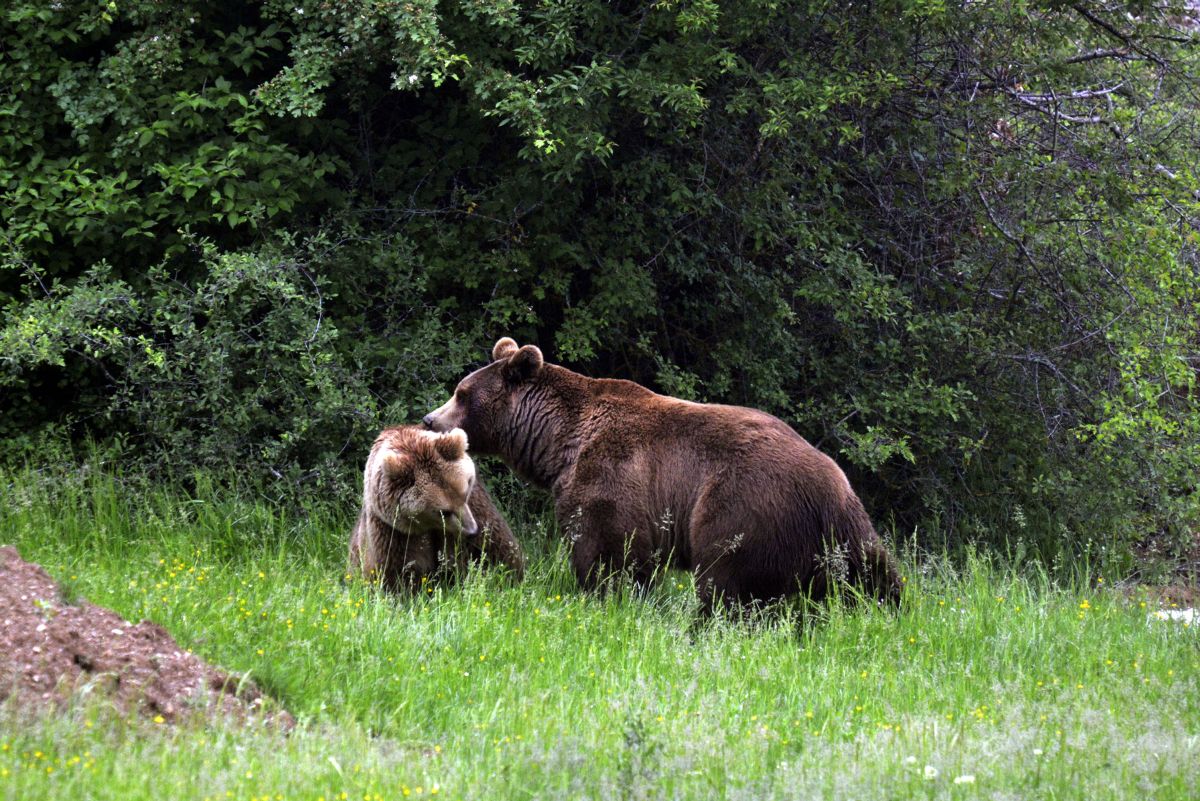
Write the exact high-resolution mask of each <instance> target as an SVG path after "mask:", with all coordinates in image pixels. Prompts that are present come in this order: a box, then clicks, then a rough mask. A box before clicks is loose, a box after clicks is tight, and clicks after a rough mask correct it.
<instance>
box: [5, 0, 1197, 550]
mask: <svg viewBox="0 0 1200 801" xmlns="http://www.w3.org/2000/svg"><path fill="white" fill-rule="evenodd" d="M1187 6H1188V4H1187V3H1182V2H1173V3H1151V2H1138V3H1124V4H1121V3H1065V2H1057V1H1055V2H1046V1H1044V2H1032V3H1023V2H994V3H987V2H985V3H963V4H946V3H943V2H940V0H893V1H892V2H874V3H834V2H821V1H819V0H812V1H811V2H785V1H782V0H781V1H779V2H775V1H774V0H756V1H752V2H741V3H725V4H718V3H716V2H712V0H692V1H686V0H685V1H683V2H671V1H669V0H664V1H663V2H657V3H626V2H615V3H614V2H608V1H607V0H569V2H564V1H561V0H558V1H555V0H544V1H543V2H536V3H535V2H524V3H515V2H512V0H470V1H468V0H459V1H457V2H443V3H433V2H429V0H412V1H411V2H399V1H397V0H325V1H324V2H311V0H291V2H287V3H283V2H277V1H276V0H266V1H264V2H258V3H233V2H205V3H200V2H194V1H193V2H177V3H161V2H157V0H128V2H116V1H115V0H114V2H108V3H102V2H96V0H63V1H62V2H58V3H53V4H45V3H36V2H32V1H31V0H14V2H11V3H8V4H7V5H6V6H5V8H4V10H3V11H2V12H0V29H2V31H3V39H2V41H3V51H2V52H0V191H3V202H2V203H0V225H2V236H0V255H2V262H0V265H2V269H0V304H2V305H0V384H2V385H3V388H4V389H3V392H4V395H3V398H4V399H3V401H2V408H3V411H4V414H3V417H2V418H0V438H3V440H4V442H5V443H6V447H5V451H6V452H7V453H8V454H10V456H16V455H20V454H22V453H28V452H33V451H36V450H37V449H38V448H39V447H42V445H43V443H44V442H46V440H47V437H52V438H53V437H58V438H62V437H64V436H66V437H70V438H73V439H76V440H78V439H79V438H80V437H82V436H83V435H85V434H87V435H90V436H92V437H96V438H99V439H101V440H103V441H106V442H111V443H114V444H116V445H119V446H120V447H121V448H123V452H124V453H126V454H127V455H128V456H129V457H131V458H134V459H137V460H138V461H140V462H143V463H145V464H148V465H151V466H155V467H160V468H164V469H169V470H172V471H175V472H183V473H187V472H189V471H192V470H194V469H196V468H200V467H203V468H215V469H217V470H229V469H230V468H235V469H236V470H237V471H238V473H239V474H240V475H243V476H248V477H257V478H261V479H263V480H266V481H275V482H281V484H280V486H287V487H290V488H291V490H289V491H305V490H306V489H312V488H316V489H318V490H319V491H321V492H329V491H331V489H334V488H339V487H340V488H349V485H351V484H352V483H353V482H351V481H347V480H346V476H347V475H349V470H350V469H351V468H353V467H354V466H355V465H357V464H358V463H359V462H360V460H361V458H362V455H363V453H364V446H365V443H367V442H368V441H369V437H370V436H371V434H372V433H373V430H374V429H375V428H376V427H377V426H379V425H380V423H381V421H395V420H400V419H413V418H415V417H417V416H419V414H420V413H421V412H422V411H423V410H426V409H428V408H431V406H432V405H433V404H434V403H435V402H436V401H437V400H438V399H439V398H441V397H443V396H444V393H445V392H446V389H447V388H448V387H449V386H451V385H452V383H453V381H454V380H455V379H456V378H457V377H458V376H459V375H460V374H462V373H463V372H464V371H465V370H467V369H468V368H470V367H471V366H473V365H475V364H477V363H478V362H479V361H480V360H481V359H482V357H483V354H484V353H485V352H486V348H487V347H488V346H489V345H490V343H491V342H492V341H494V339H495V338H496V337H497V336H499V335H501V334H509V335H513V336H515V337H517V338H518V339H519V340H520V341H522V342H524V341H535V342H538V343H540V344H541V345H542V346H543V347H544V348H546V350H547V351H548V355H549V356H550V357H551V358H552V359H554V360H556V361H559V362H562V363H565V364H568V365H571V366H574V367H576V368H578V369H581V370H583V371H585V372H588V373H590V374H593V375H611V376H621V377H628V378H633V379H636V380H639V381H642V382H644V383H646V384H648V385H650V386H652V387H654V388H656V389H659V390H661V391H664V392H669V393H672V394H676V395H681V396H685V397H691V398H697V399H704V400H712V401H727V402H735V403H741V404H747V405H753V406H758V407H761V408H765V409H768V410H770V411H772V412H774V413H776V414H779V415H780V416H782V417H784V418H785V419H787V420H789V421H790V422H792V423H793V424H794V425H795V426H796V428H797V429H798V430H799V431H801V433H803V434H804V435H805V436H807V437H808V438H809V439H811V440H812V441H813V442H814V443H816V444H818V445H819V447H821V448H822V449H824V450H825V451H827V452H830V453H832V454H833V455H835V456H836V457H837V458H838V459H839V461H841V462H842V463H843V464H844V465H845V466H846V467H847V468H848V469H849V470H850V472H851V474H852V478H853V480H854V481H855V483H856V486H858V487H859V488H860V491H861V492H862V494H863V495H864V497H865V498H866V500H867V503H868V506H869V508H870V509H871V511H872V513H873V515H874V516H875V517H876V519H877V520H880V521H882V522H884V523H894V524H896V525H897V526H899V527H902V528H903V530H910V527H912V526H914V525H918V526H920V527H921V529H920V530H921V531H927V532H934V531H936V535H934V536H936V537H937V538H939V539H940V538H941V537H942V536H950V537H951V538H953V539H954V540H955V541H962V540H965V539H973V538H982V539H991V540H995V541H999V540H1004V539H1009V540H1010V541H1014V542H1015V541H1017V540H1020V541H1021V542H1025V543H1030V544H1033V545H1035V546H1037V547H1039V548H1041V549H1042V551H1043V553H1054V552H1056V551H1057V550H1058V548H1059V547H1060V546H1062V545H1063V544H1064V543H1068V542H1070V543H1074V544H1075V546H1076V547H1077V549H1081V550H1086V549H1091V548H1093V547H1097V548H1099V547H1107V546H1108V545H1111V544H1113V543H1116V544H1120V545H1122V546H1124V545H1127V544H1129V543H1130V542H1131V541H1133V540H1134V539H1136V538H1139V537H1144V536H1146V535H1149V534H1161V533H1172V532H1174V533H1179V532H1183V531H1185V530H1186V529H1187V527H1188V526H1189V525H1192V524H1194V523H1195V520H1196V516H1197V486H1196V472H1195V465H1196V464H1198V463H1200V453H1198V450H1200V446H1198V443H1200V414H1198V413H1197V410H1196V408H1195V401H1194V397H1195V392H1196V387H1195V370H1196V367H1197V365H1198V361H1197V355H1196V354H1197V350H1198V348H1197V338H1198V337H1197V323H1198V319H1200V316H1198V310H1197V284H1198V282H1197V277H1198V276H1197V266H1196V259H1195V247H1196V229H1195V225H1194V221H1195V218H1196V205H1197V192H1198V190H1200V184H1198V181H1197V171H1196V168H1197V164H1196V152H1195V149H1194V148H1193V147H1192V145H1191V143H1192V142H1194V141H1195V138H1196V135H1197V126H1196V121H1197V120H1196V106H1197V104H1196V102H1195V97H1194V90H1195V86H1194V85H1193V84H1194V82H1193V78H1192V76H1193V75H1195V74H1196V63H1195V55H1194V53H1193V50H1194V44H1195V42H1196V38H1197V37H1196V28H1195V17H1194V15H1193V14H1192V12H1190V11H1189V10H1188V8H1187ZM350 491H351V492H352V490H350ZM947 532H948V534H947ZM1120 550H1122V551H1123V550H1124V548H1123V547H1122V548H1121V549H1120Z"/></svg>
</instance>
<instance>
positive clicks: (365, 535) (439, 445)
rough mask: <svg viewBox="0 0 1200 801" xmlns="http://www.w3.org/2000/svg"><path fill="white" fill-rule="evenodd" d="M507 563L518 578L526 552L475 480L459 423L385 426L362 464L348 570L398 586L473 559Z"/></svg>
mask: <svg viewBox="0 0 1200 801" xmlns="http://www.w3.org/2000/svg"><path fill="white" fill-rule="evenodd" d="M477 559H482V560H483V561H484V562H490V563H500V564H503V565H506V566H507V567H508V568H509V569H510V570H511V571H512V573H513V575H514V576H515V577H516V578H517V579H518V580H519V579H520V578H521V577H522V576H523V575H524V572H525V556H524V554H523V553H522V552H521V546H520V545H519V544H518V543H517V541H516V539H515V538H514V537H513V533H512V530H511V529H510V528H509V527H508V523H506V522H505V520H504V517H503V516H502V515H501V514H500V512H499V510H497V509H496V506H495V504H494V503H493V502H492V499H491V497H489V496H488V494H487V490H485V489H484V487H483V485H482V484H481V483H479V482H478V481H477V480H476V477H475V463H474V462H473V461H471V457H470V456H468V455H467V435H466V434H464V433H463V432H462V430H461V429H455V430H453V431H449V432H447V433H444V434H439V433H436V432H433V431H427V430H425V429H423V428H421V427H420V426H402V427H399V428H389V429H385V430H384V431H383V432H381V433H380V434H379V436H378V437H377V438H376V439H375V444H374V445H373V446H371V453H370V456H368V457H367V465H366V469H365V470H364V471H363V504H362V511H361V512H360V513H359V516H358V522H357V523H356V524H355V526H354V533H353V534H352V535H351V537H350V573H351V574H352V575H358V576H362V577H365V578H367V579H371V580H378V581H380V582H381V583H382V585H383V586H384V587H385V588H387V589H389V590H393V591H401V590H408V591H412V590H414V589H417V588H419V587H420V586H421V585H422V584H424V583H425V582H426V581H427V580H428V579H430V578H431V577H433V576H435V575H442V574H445V575H446V576H447V577H449V578H453V577H454V576H455V575H456V574H458V573H461V572H462V571H463V570H464V569H465V568H466V567H467V565H468V564H469V563H470V562H471V561H472V560H477Z"/></svg>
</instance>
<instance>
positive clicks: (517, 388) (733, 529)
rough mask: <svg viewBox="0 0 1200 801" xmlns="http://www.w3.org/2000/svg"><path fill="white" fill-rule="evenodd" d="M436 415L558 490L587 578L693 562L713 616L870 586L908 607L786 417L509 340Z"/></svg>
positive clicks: (853, 506)
mask: <svg viewBox="0 0 1200 801" xmlns="http://www.w3.org/2000/svg"><path fill="white" fill-rule="evenodd" d="M424 422H425V424H426V425H427V426H429V427H430V428H431V429H433V430H435V431H449V430H452V429H455V428H461V429H462V430H463V431H465V432H466V434H467V436H469V437H470V439H471V444H472V447H473V448H474V452H475V453H481V454H495V455H498V456H500V457H501V458H502V459H504V461H505V462H506V463H507V464H508V465H509V466H510V467H511V468H513V469H514V470H515V471H516V472H517V473H518V474H519V475H520V476H522V477H523V478H525V479H526V480H528V481H531V482H533V483H534V484H536V485H538V486H540V487H543V488H547V489H549V490H550V491H551V492H552V493H553V495H554V500H555V511H556V514H557V517H558V520H559V524H560V525H561V526H562V527H563V528H564V531H565V533H566V534H567V535H568V536H569V537H570V539H571V540H572V551H571V561H572V566H573V568H574V571H575V575H576V577H577V578H578V580H579V581H580V583H581V584H582V585H583V586H585V587H592V586H595V585H596V584H597V583H598V582H600V581H602V580H603V579H605V577H606V576H608V575H611V574H612V573H613V572H614V571H617V570H624V571H628V572H630V573H632V575H633V577H634V579H635V580H637V581H639V582H646V581H649V580H650V579H651V578H652V577H653V575H654V573H655V571H656V570H658V569H659V568H660V567H661V566H664V565H670V566H674V567H680V568H684V569H690V570H691V571H692V572H693V574H694V575H695V578H696V587H697V592H698V593H699V596H700V601H701V605H702V609H704V610H705V611H706V612H707V611H711V610H712V608H713V606H714V603H716V602H717V601H718V600H719V601H720V602H722V603H724V604H727V605H730V606H734V607H738V606H741V605H746V604H753V603H757V602H765V601H770V600H773V599H777V598H782V597H785V596H789V595H792V594H796V593H801V592H802V593H806V594H808V595H809V596H810V597H813V598H814V599H819V598H820V597H822V596H824V595H825V594H826V593H827V592H828V591H829V589H830V588H831V587H834V586H843V587H844V586H846V584H847V582H849V583H854V584H857V585H859V586H860V587H862V588H863V590H865V592H867V593H869V594H870V595H871V596H873V597H874V598H876V599H878V600H886V601H889V602H894V603H898V602H899V598H900V580H899V577H898V574H897V571H896V567H895V563H894V562H893V560H892V558H891V556H890V555H889V554H888V552H887V550H886V549H885V548H884V546H883V543H882V542H881V541H880V539H879V536H878V535H877V534H876V532H875V529H874V528H873V527H872V525H871V521H870V519H869V518H868V517H867V513H866V511H865V510H864V509H863V505H862V503H861V501H860V500H859V498H858V496H857V495H855V493H854V490H853V489H851V487H850V483H849V481H847V479H846V476H845V474H844V473H843V472H842V470H841V469H840V468H839V467H838V466H837V464H836V463H835V462H834V461H833V460H832V459H831V458H829V457H828V456H826V455H825V454H823V453H821V452H820V451H818V450H817V449H816V448H814V447H813V446H812V445H810V444H809V443H808V442H807V441H805V440H804V439H803V438H802V437H801V436H800V435H799V434H797V433H796V432H795V431H794V430H792V428H790V427H789V426H788V425H787V424H786V423H784V422H783V421H782V420H779V419H778V418H776V417H773V416H771V415H769V414H767V413H765V412H761V411H758V410H755V409H747V408H743V407H739V406H722V405H716V404H704V403H692V402H690V401H685V400H680V399H678V398H671V397H667V396H663V395H658V394H656V393H654V392H651V391H650V390H648V389H646V388H645V387H642V386H640V385H638V384H635V383H633V382H631V381H624V380H613V379H594V378H587V377H585V376H582V375H579V374H578V373H575V372H572V371H571V370H568V369H566V368H564V367H560V366H558V365H554V364H548V363H546V362H545V361H544V359H543V357H542V352H541V351H540V350H539V349H538V348H537V347H535V346H533V345H526V346H524V347H517V344H516V342H514V341H513V340H512V339H509V338H507V337H505V338H503V339H501V340H500V341H499V342H497V343H496V345H495V347H494V348H493V350H492V362H491V364H489V365H487V366H486V367H483V368H481V369H479V370H476V371H475V372H473V373H471V374H470V375H468V376H467V377H466V378H464V379H463V380H462V381H461V382H459V384H458V387H457V388H456V389H455V391H454V396H453V397H452V398H451V399H450V400H449V401H447V402H446V403H445V404H444V405H443V406H441V407H440V408H438V409H436V410H435V411H433V412H431V413H430V414H428V415H427V416H426V417H425V419H424Z"/></svg>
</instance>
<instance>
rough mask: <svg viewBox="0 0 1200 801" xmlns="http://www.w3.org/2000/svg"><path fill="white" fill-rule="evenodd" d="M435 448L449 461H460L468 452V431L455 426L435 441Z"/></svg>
mask: <svg viewBox="0 0 1200 801" xmlns="http://www.w3.org/2000/svg"><path fill="white" fill-rule="evenodd" d="M433 449H434V450H435V451H437V452H438V456H441V457H442V458H443V459H446V460H447V461H451V462H455V461H458V460H459V459H461V458H463V457H464V456H466V454H467V432H465V431H463V430H462V429H461V428H453V429H451V430H450V431H448V432H446V433H445V434H442V435H440V436H439V437H438V438H437V439H436V440H434V441H433Z"/></svg>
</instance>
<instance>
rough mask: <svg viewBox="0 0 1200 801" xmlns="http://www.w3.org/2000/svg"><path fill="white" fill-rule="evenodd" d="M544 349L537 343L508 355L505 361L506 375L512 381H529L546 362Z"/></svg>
mask: <svg viewBox="0 0 1200 801" xmlns="http://www.w3.org/2000/svg"><path fill="white" fill-rule="evenodd" d="M544 363H545V362H544V360H543V359H542V351H541V350H540V349H539V348H538V346H537V345H526V346H525V347H523V348H520V349H518V350H517V352H516V353H514V354H512V355H511V356H509V357H508V361H507V362H505V363H504V375H505V377H506V378H508V379H509V380H510V381H515V382H517V383H520V382H522V381H528V380H529V379H530V378H532V377H533V376H535V375H537V374H538V371H539V370H541V369H542V365H543V364H544Z"/></svg>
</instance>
